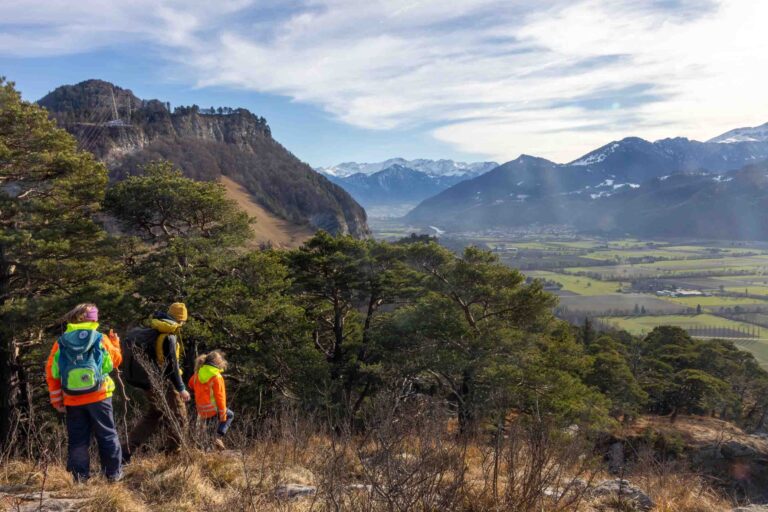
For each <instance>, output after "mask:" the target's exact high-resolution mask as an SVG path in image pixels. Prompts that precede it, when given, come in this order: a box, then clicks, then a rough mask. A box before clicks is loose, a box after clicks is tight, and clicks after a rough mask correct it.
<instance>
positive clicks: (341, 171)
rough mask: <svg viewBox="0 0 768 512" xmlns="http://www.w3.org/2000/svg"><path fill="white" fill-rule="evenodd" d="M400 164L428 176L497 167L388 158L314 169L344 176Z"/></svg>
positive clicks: (471, 173) (476, 172)
mask: <svg viewBox="0 0 768 512" xmlns="http://www.w3.org/2000/svg"><path fill="white" fill-rule="evenodd" d="M396 165H397V166H402V167H405V168H408V169H413V170H414V171H419V172H422V173H424V174H426V175H428V176H435V177H440V176H465V175H466V176H478V175H480V174H483V173H485V172H487V171H490V170H491V169H493V168H495V167H498V165H499V164H497V163H496V162H474V163H466V162H455V161H453V160H428V159H424V158H418V159H415V160H406V159H404V158H390V159H389V160H385V161H383V162H375V163H358V162H344V163H340V164H338V165H333V166H331V167H319V168H316V169H315V170H316V171H318V172H321V173H323V174H326V175H329V176H334V177H338V178H344V177H347V176H351V175H353V174H358V173H362V174H368V175H370V174H375V173H377V172H379V171H382V170H384V169H387V168H389V167H392V166H396Z"/></svg>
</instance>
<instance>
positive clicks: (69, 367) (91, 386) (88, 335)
mask: <svg viewBox="0 0 768 512" xmlns="http://www.w3.org/2000/svg"><path fill="white" fill-rule="evenodd" d="M101 337H102V334H101V333H100V332H98V331H96V330H87V329H79V330H76V331H71V332H68V333H66V334H64V335H62V336H61V337H60V338H59V375H60V376H61V387H62V389H63V390H64V392H65V393H67V394H68V395H84V394H86V393H91V392H92V391H97V390H99V389H101V386H102V384H103V383H104V373H103V370H102V369H103V363H104V350H103V349H102V347H101Z"/></svg>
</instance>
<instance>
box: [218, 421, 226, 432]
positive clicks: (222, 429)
mask: <svg viewBox="0 0 768 512" xmlns="http://www.w3.org/2000/svg"><path fill="white" fill-rule="evenodd" d="M216 433H217V434H219V435H220V436H223V435H224V434H226V433H227V422H226V421H220V422H219V428H217V429H216Z"/></svg>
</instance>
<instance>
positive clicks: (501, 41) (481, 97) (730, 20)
mask: <svg viewBox="0 0 768 512" xmlns="http://www.w3.org/2000/svg"><path fill="white" fill-rule="evenodd" d="M766 22H768V2H755V1H752V0H721V1H693V0H647V1H643V2H636V1H622V0H568V1H566V0H540V1H537V2H528V1H526V2H523V1H517V0H440V1H438V0H387V1H375V0H368V1H366V2H361V1H359V0H219V1H217V2H209V1H207V0H206V1H203V0H187V1H181V0H163V1H157V0H131V1H114V0H113V1H110V0H78V1H77V2H71V1H68V0H47V1H42V0H6V1H5V2H2V3H1V4H0V74H3V75H6V76H7V78H9V79H11V80H13V81H15V82H16V83H17V84H18V87H19V89H20V90H21V91H22V92H23V93H24V95H25V97H26V98H28V99H37V98H39V97H41V96H42V95H44V94H45V93H47V92H48V91H50V90H52V89H53V88H55V87H56V86H58V85H61V84H67V83H75V82H78V81H81V80H85V79H88V78H101V79H104V80H109V81H111V82H114V83H116V84H118V85H120V86H122V87H125V88H129V89H132V90H133V92H134V93H135V94H137V95H138V96H139V97H142V98H158V99H161V100H165V101H170V102H171V103H172V104H176V105H178V104H191V103H197V104H199V105H201V106H211V105H213V106H220V105H221V106H232V107H245V108H248V109H249V110H251V111H253V112H255V113H257V114H259V115H262V116H264V117H266V118H267V120H268V121H269V124H270V125H271V126H272V129H273V133H274V135H275V137H276V138H277V139H278V140H279V141H280V142H281V143H283V144H284V145H285V146H286V147H287V148H288V149H289V150H291V151H293V152H294V153H295V154H296V155H297V156H299V157H300V158H301V159H303V160H305V161H307V162H309V163H310V164H312V165H315V166H320V165H322V166H327V165H332V164H335V163H339V162H342V161H350V160H356V161H378V160H384V159H386V158H390V157H394V156H403V157H406V158H416V157H423V158H453V159H458V160H471V161H474V160H490V159H493V160H497V161H507V160H511V159H513V158H516V157H517V156H518V155H519V154H520V153H527V154H534V155H537V156H543V157H547V158H550V159H553V160H555V161H569V160H572V159H575V158H577V157H578V156H580V155H582V154H584V153H586V152H588V151H590V150H591V149H593V148H595V147H597V146H600V145H602V144H605V143H607V142H609V141H611V140H614V139H619V138H622V137H625V136H629V135H636V136H641V137H645V138H648V139H657V138H662V137H667V136H678V135H681V136H688V137H691V138H697V139H707V138H709V137H712V136H715V135H717V134H719V133H721V132H723V131H726V130H728V129H731V128H734V127H737V126H752V125H757V124H762V123H764V122H766V121H768V95H766V94H765V92H764V91H765V84H766V81H767V79H768V71H767V70H768V38H766V37H765V36H764V29H765V26H766Z"/></svg>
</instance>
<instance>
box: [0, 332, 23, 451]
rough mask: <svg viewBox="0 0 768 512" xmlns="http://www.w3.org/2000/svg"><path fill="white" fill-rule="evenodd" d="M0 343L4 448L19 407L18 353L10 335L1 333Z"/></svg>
mask: <svg viewBox="0 0 768 512" xmlns="http://www.w3.org/2000/svg"><path fill="white" fill-rule="evenodd" d="M2 338H3V339H2V340H0V343H2V345H1V346H0V446H2V447H3V448H5V447H6V446H7V445H8V443H15V442H16V441H18V440H17V439H11V434H12V433H13V432H12V429H13V425H14V423H15V420H16V418H17V414H18V412H19V411H18V406H19V378H18V371H17V369H18V367H19V365H18V356H19V351H18V347H16V344H15V343H14V342H13V338H12V337H11V336H10V333H8V332H3V333H2Z"/></svg>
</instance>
